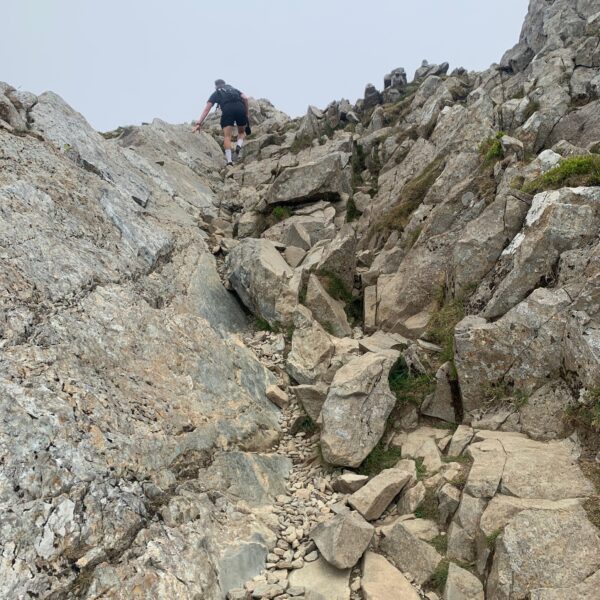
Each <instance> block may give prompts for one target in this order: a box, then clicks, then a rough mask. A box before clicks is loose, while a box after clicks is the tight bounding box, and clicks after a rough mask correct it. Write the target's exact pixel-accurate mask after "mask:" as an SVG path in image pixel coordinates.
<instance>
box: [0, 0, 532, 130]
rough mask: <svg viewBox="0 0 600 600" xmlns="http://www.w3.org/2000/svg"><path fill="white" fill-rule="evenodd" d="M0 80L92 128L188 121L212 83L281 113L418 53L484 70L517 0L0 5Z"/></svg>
mask: <svg viewBox="0 0 600 600" xmlns="http://www.w3.org/2000/svg"><path fill="white" fill-rule="evenodd" d="M0 4H1V6H0V13H1V14H2V21H3V27H2V35H1V36H0V56H1V57H2V60H1V62H0V81H6V82H8V83H10V84H11V85H13V86H15V87H18V88H20V89H23V90H28V91H31V92H34V93H37V94H39V93H41V92H43V91H45V90H53V91H55V92H57V93H58V94H60V95H61V96H62V97H63V98H65V100H67V102H69V103H70V104H71V105H72V106H73V107H74V108H76V109H77V110H78V111H79V112H81V113H83V115H84V116H85V117H86V118H87V119H88V120H89V121H90V123H91V124H92V125H93V126H94V127H96V128H97V129H99V130H108V129H113V128H115V127H117V126H118V125H126V124H137V123H140V122H142V121H150V120H151V119H152V118H153V117H160V118H162V119H165V120H167V121H170V122H183V121H190V120H192V119H195V118H197V117H198V115H199V113H200V112H201V109H202V107H203V105H204V102H205V101H206V99H207V97H208V95H209V94H210V93H211V91H212V89H213V81H214V79H216V78H218V77H222V78H223V79H225V80H227V82H229V83H232V84H233V85H235V86H236V87H238V88H239V89H241V90H243V91H244V92H246V93H247V94H249V95H251V96H255V97H262V98H268V99H269V100H271V101H272V102H273V103H274V104H275V105H276V106H277V107H278V108H280V109H282V110H284V111H285V112H287V113H288V114H291V115H293V116H297V115H299V114H303V113H304V112H305V110H306V107H307V106H308V105H309V104H314V105H316V106H319V107H325V106H326V105H327V104H328V103H329V102H330V101H331V100H334V99H340V98H342V97H345V98H348V99H349V100H351V101H352V102H354V101H355V100H356V99H357V98H359V97H361V96H362V93H363V90H364V86H365V84H366V83H369V82H371V83H374V84H375V85H376V86H377V87H378V88H381V87H382V85H383V84H382V81H383V75H384V74H385V73H387V72H388V71H390V70H391V69H393V68H395V67H399V66H403V67H404V68H405V69H406V70H407V73H408V75H409V79H410V78H412V75H413V73H414V70H415V69H416V68H417V67H418V66H419V65H420V62H421V60H422V59H423V58H427V59H428V60H429V61H430V62H443V61H448V62H449V63H450V68H451V69H452V68H454V67H458V66H464V67H466V68H468V69H477V70H479V69H484V68H487V67H488V66H489V65H490V64H491V63H493V62H497V61H499V60H500V57H501V56H502V54H503V53H504V51H505V50H507V49H508V48H510V47H511V46H513V45H514V44H515V43H516V42H517V40H518V37H519V33H520V30H521V24H522V21H523V18H524V16H525V14H526V12H527V4H528V1H527V0H418V1H417V0H229V1H227V2H223V1H220V2H217V1H214V0H213V1H210V2H209V1H206V0H0Z"/></svg>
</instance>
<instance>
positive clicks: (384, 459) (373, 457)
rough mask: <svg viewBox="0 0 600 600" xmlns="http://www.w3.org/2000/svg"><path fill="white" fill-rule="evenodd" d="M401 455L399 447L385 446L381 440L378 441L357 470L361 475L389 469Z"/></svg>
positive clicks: (371, 474)
mask: <svg viewBox="0 0 600 600" xmlns="http://www.w3.org/2000/svg"><path fill="white" fill-rule="evenodd" d="M401 457H402V453H401V451H400V448H387V449H386V448H385V447H384V445H383V442H381V441H380V442H379V443H378V444H377V446H375V448H373V450H371V452H370V453H369V455H368V456H367V458H365V460H363V462H362V463H361V465H360V467H359V468H358V472H359V473H360V474H361V475H369V476H373V475H377V474H378V473H381V471H383V470H384V469H391V468H392V467H394V466H395V465H396V463H397V462H398V461H399V460H400V458H401Z"/></svg>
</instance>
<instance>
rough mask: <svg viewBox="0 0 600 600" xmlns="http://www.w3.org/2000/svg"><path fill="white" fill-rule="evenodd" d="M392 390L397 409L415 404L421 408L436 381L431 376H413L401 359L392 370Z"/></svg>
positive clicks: (389, 377) (390, 378) (390, 375)
mask: <svg viewBox="0 0 600 600" xmlns="http://www.w3.org/2000/svg"><path fill="white" fill-rule="evenodd" d="M388 382H389V386H390V390H391V391H392V393H393V394H395V396H396V407H402V406H406V405H408V404H413V405H415V406H421V404H422V402H423V400H424V399H425V397H426V396H427V395H428V394H430V393H431V392H432V391H433V389H434V387H435V379H434V378H433V377H430V376H429V375H413V374H412V373H411V372H410V370H409V368H408V366H407V365H406V362H405V360H404V359H403V358H402V357H400V358H399V359H398V360H397V361H396V363H395V364H394V366H393V367H392V368H391V369H390V374H389V376H388Z"/></svg>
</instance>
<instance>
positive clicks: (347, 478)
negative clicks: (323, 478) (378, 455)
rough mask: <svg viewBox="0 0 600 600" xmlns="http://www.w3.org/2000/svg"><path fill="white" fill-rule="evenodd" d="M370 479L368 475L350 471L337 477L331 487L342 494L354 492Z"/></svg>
mask: <svg viewBox="0 0 600 600" xmlns="http://www.w3.org/2000/svg"><path fill="white" fill-rule="evenodd" d="M368 481H369V476H368V475H359V474H358V473H350V472H348V473H343V474H342V475H340V476H338V477H336V478H335V479H334V481H333V483H332V484H331V487H332V488H333V490H334V491H336V492H339V493H340V494H353V493H354V492H356V491H357V490H360V488H361V487H363V485H365V483H367V482H368Z"/></svg>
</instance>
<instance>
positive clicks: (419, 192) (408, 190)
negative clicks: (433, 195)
mask: <svg viewBox="0 0 600 600" xmlns="http://www.w3.org/2000/svg"><path fill="white" fill-rule="evenodd" d="M445 166H446V162H445V159H444V158H437V159H435V160H434V161H432V162H431V163H429V164H428V165H427V166H426V167H425V168H424V169H423V170H422V171H421V173H419V175H417V176H416V177H415V178H414V179H411V180H410V181H409V182H408V183H407V184H406V185H405V186H404V187H403V188H402V192H401V193H400V198H399V199H398V201H397V202H396V205H395V206H394V207H393V208H392V209H391V210H390V211H389V212H388V213H387V214H385V215H383V216H382V218H381V219H380V220H379V221H378V222H377V223H376V225H375V229H377V230H380V231H394V230H396V231H398V232H402V231H404V228H405V227H406V226H407V225H408V222H409V220H410V216H411V215H412V213H413V212H414V211H415V210H416V209H417V208H418V207H419V206H420V205H421V203H422V202H423V200H424V199H425V196H426V195H427V192H428V191H429V189H430V188H431V186H432V185H433V184H434V183H435V180H436V179H437V178H438V177H439V176H440V175H441V174H442V171H443V170H444V167H445Z"/></svg>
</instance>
